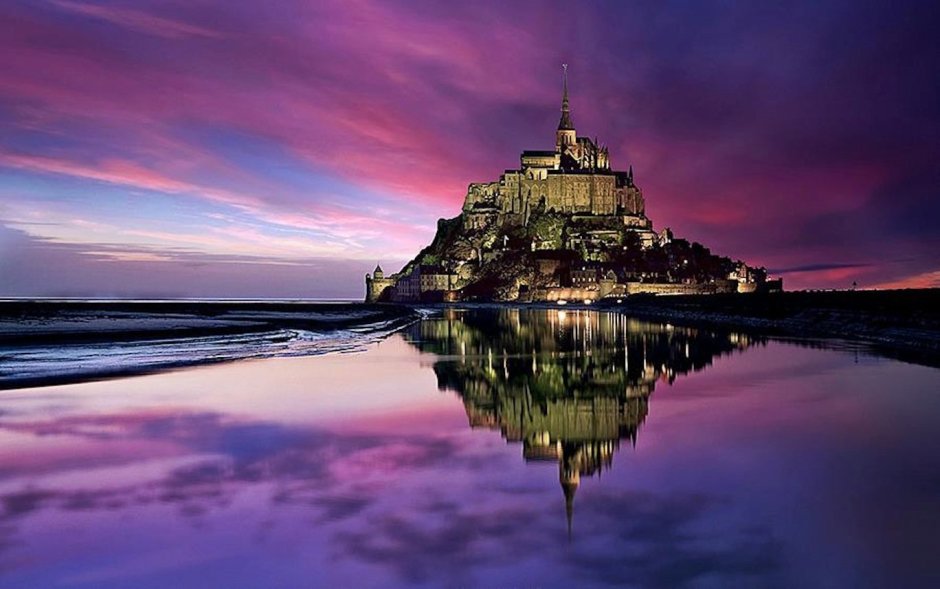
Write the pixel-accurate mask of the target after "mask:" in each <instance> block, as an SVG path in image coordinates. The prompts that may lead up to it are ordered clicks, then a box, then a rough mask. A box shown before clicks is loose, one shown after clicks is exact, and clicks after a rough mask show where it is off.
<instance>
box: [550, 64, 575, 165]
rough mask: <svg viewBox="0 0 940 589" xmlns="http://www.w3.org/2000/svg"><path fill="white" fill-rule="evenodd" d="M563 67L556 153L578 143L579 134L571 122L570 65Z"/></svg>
mask: <svg viewBox="0 0 940 589" xmlns="http://www.w3.org/2000/svg"><path fill="white" fill-rule="evenodd" d="M561 67H562V88H563V91H562V97H561V120H559V121H558V130H557V131H556V132H555V151H557V152H562V151H564V148H565V147H566V146H568V145H574V144H575V143H577V140H578V139H577V133H576V132H575V130H574V123H572V122H571V109H570V108H569V106H568V64H567V63H563V64H562V65H561Z"/></svg>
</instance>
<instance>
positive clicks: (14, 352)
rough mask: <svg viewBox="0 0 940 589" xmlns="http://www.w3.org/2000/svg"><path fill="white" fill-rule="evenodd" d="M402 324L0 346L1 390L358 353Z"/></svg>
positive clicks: (391, 323) (388, 323)
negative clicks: (236, 362) (186, 368)
mask: <svg viewBox="0 0 940 589" xmlns="http://www.w3.org/2000/svg"><path fill="white" fill-rule="evenodd" d="M400 327H401V324H400V323H398V324H396V323H395V322H383V323H379V324H374V325H370V326H361V327H359V328H356V329H348V330H336V331H329V332H316V331H306V330H299V329H279V330H274V331H270V332H260V333H241V334H234V335H222V336H203V337H187V338H167V339H159V340H147V341H134V342H120V343H81V344H74V343H73V344H46V345H26V346H4V347H0V388H14V387H22V386H34V385H39V384H51V383H53V382H74V381H80V380H87V379H90V378H98V377H106V376H119V375H128V374H138V373H145V372H154V371H157V370H163V369H170V368H179V367H183V366H194V365H199V364H210V363H216V362H225V361H232V360H246V359H251V358H272V357H287V356H310V355H319V354H327V353H336V352H357V351H361V350H364V349H365V348H366V347H367V346H368V345H369V344H371V343H375V342H377V341H379V340H381V339H383V338H385V337H387V336H388V335H389V334H390V333H392V332H393V331H395V330H396V329H398V328H400Z"/></svg>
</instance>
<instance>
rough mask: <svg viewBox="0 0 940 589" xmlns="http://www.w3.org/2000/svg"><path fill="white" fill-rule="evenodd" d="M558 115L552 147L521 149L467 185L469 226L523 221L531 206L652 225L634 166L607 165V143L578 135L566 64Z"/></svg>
mask: <svg viewBox="0 0 940 589" xmlns="http://www.w3.org/2000/svg"><path fill="white" fill-rule="evenodd" d="M564 71H565V75H564V92H563V96H562V102H561V120H559V122H558V130H557V131H556V132H555V149H554V150H550V151H523V152H522V155H521V157H520V165H519V168H518V169H515V170H506V171H505V172H504V173H503V174H502V175H501V176H500V177H499V180H498V181H496V182H489V183H475V184H471V185H470V187H469V189H468V190H467V197H466V199H465V200H464V205H463V214H464V222H465V225H466V226H467V227H468V228H481V227H485V226H487V225H490V224H494V223H499V224H502V223H506V222H509V223H513V222H514V223H519V224H526V223H527V222H528V219H529V216H530V214H531V211H532V210H533V209H534V208H536V207H541V208H542V209H543V210H546V211H549V212H558V213H568V214H583V215H604V216H615V215H619V216H623V222H624V224H625V225H627V226H629V227H633V228H635V229H637V230H649V229H650V228H651V227H652V223H650V221H649V219H647V218H646V216H645V203H644V201H643V194H642V192H641V191H640V189H639V188H638V187H637V186H636V184H635V183H634V181H633V168H632V166H631V167H630V169H629V171H626V172H617V171H614V170H611V168H610V155H609V153H608V151H607V147H605V146H601V145H598V143H597V140H596V139H595V140H591V139H590V138H588V137H578V135H577V132H576V131H575V128H574V123H573V122H572V119H571V109H570V107H569V103H568V69H567V67H565V70H564Z"/></svg>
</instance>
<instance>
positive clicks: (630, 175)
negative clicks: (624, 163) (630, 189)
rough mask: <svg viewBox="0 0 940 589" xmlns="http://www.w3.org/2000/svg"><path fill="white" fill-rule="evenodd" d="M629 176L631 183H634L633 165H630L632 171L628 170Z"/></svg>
mask: <svg viewBox="0 0 940 589" xmlns="http://www.w3.org/2000/svg"><path fill="white" fill-rule="evenodd" d="M627 178H628V179H629V180H630V184H633V166H630V171H629V172H627Z"/></svg>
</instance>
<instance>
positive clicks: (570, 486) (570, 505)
mask: <svg viewBox="0 0 940 589" xmlns="http://www.w3.org/2000/svg"><path fill="white" fill-rule="evenodd" d="M561 488H562V489H563V490H564V492H565V516H566V517H567V519H568V540H569V541H570V540H571V516H572V515H573V514H574V494H575V492H576V491H577V490H578V483H566V482H564V481H562V483H561Z"/></svg>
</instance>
